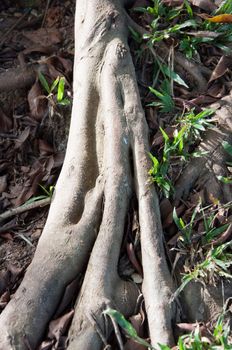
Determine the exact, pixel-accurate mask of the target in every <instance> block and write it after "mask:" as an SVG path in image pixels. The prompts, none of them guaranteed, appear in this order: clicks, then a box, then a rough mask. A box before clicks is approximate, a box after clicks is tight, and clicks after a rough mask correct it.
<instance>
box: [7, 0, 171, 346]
mask: <svg viewBox="0 0 232 350" xmlns="http://www.w3.org/2000/svg"><path fill="white" fill-rule="evenodd" d="M75 37H76V47H75V51H76V55H75V69H74V103H73V111H72V120H71V127H70V134H69V141H68V146H67V152H66V157H65V162H64V165H63V168H62V171H61V174H60V177H59V180H58V183H57V186H56V190H55V195H54V198H53V201H52V204H51V209H50V212H49V216H48V220H47V223H46V226H45V228H44V231H43V234H42V237H41V239H40V240H39V243H38V247H37V250H36V253H35V256H34V259H33V261H32V263H31V265H30V267H29V268H28V270H27V272H26V274H25V277H24V279H23V281H22V283H21V285H20V287H19V289H18V290H17V292H16V294H15V296H14V297H13V298H12V300H11V301H10V303H9V304H8V305H7V306H6V308H5V310H4V311H3V313H2V315H1V316H0V329H1V332H0V344H1V349H3V350H11V349H17V350H26V349H27V346H26V343H29V344H30V347H31V348H32V349H35V348H36V346H37V345H38V343H39V342H40V340H41V338H42V336H43V334H44V331H45V330H46V326H47V324H48V322H49V320H50V319H51V318H52V316H53V315H54V313H55V311H56V308H57V306H58V305H59V302H60V300H61V298H62V295H63V293H64V290H65V287H66V286H67V285H68V284H69V283H70V282H71V281H72V280H73V279H74V278H75V277H76V276H77V275H78V274H79V273H80V272H83V270H84V269H85V268H86V264H87V263H88V265H87V270H86V274H85V278H84V282H83V285H82V288H81V290H80V292H79V295H78V291H77V295H78V298H77V302H76V306H75V314H74V319H73V322H72V325H71V329H70V333H69V345H68V349H78V350H82V349H83V350H88V349H94V350H97V349H100V348H101V347H102V338H101V337H100V336H99V331H97V329H101V332H102V334H103V335H104V337H105V339H107V338H108V336H109V334H110V331H111V329H112V326H111V324H110V322H107V321H106V319H105V318H104V317H103V315H102V311H103V310H104V309H106V307H107V306H110V307H113V308H116V309H118V310H119V311H121V312H123V313H124V314H125V315H129V314H131V313H133V310H134V307H135V305H136V297H137V289H136V288H135V287H134V286H133V285H132V284H131V283H130V282H125V281H122V280H121V279H120V278H119V276H118V273H117V264H118V258H119V252H120V247H121V242H122V237H123V233H124V229H125V218H126V215H127V212H128V207H129V202H130V198H131V195H132V192H133V191H134V190H135V191H136V194H137V200H138V209H139V221H140V231H141V248H142V262H143V270H144V271H143V272H144V282H143V294H144V298H145V305H146V311H147V315H148V324H149V330H150V336H151V341H152V344H153V345H155V344H157V342H160V343H168V344H171V343H172V342H173V338H172V327H171V321H172V318H173V316H174V314H173V306H172V305H171V304H170V303H169V300H170V296H171V293H172V281H171V278H170V273H169V269H168V266H167V263H166V258H165V252H164V247H163V243H162V229H161V223H160V217H159V207H158V200H157V196H156V193H155V190H154V188H153V187H152V186H151V185H149V184H148V170H149V168H150V162H149V159H148V141H147V140H148V130H147V124H146V121H145V118H144V113H143V110H142V107H141V104H140V98H139V93H138V89H137V85H136V78H135V73H134V69H133V65H132V60H131V57H130V53H129V48H128V45H127V42H126V39H127V33H126V24H125V17H124V15H123V11H122V7H121V4H120V2H119V1H118V0H112V1H109V0H91V1H90V0H89V1H88V0H86V1H85V2H84V4H83V1H77V9H76V32H75ZM94 242H95V243H94ZM90 253H91V256H90V258H89V255H90ZM88 259H89V261H88ZM16 310H17V311H16ZM108 321H109V320H108Z"/></svg>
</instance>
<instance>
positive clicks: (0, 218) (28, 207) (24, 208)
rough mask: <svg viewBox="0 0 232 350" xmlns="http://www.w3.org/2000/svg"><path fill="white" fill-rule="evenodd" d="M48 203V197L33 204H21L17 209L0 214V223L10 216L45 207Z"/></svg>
mask: <svg viewBox="0 0 232 350" xmlns="http://www.w3.org/2000/svg"><path fill="white" fill-rule="evenodd" d="M50 203H51V198H50V197H48V198H45V199H41V200H38V201H35V202H33V203H29V204H23V205H21V206H20V207H17V208H13V209H9V210H7V211H5V212H4V213H2V214H0V223H1V222H3V221H4V220H6V219H9V218H11V217H12V216H16V215H19V214H22V213H24V212H25V211H28V210H32V209H35V208H42V207H46V206H47V205H49V204H50Z"/></svg>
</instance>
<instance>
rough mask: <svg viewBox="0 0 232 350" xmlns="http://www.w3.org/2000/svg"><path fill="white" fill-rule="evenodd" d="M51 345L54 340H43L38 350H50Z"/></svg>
mask: <svg viewBox="0 0 232 350" xmlns="http://www.w3.org/2000/svg"><path fill="white" fill-rule="evenodd" d="M53 345H54V340H45V341H43V342H42V344H41V345H40V346H39V349H38V350H51V349H52V346H53Z"/></svg>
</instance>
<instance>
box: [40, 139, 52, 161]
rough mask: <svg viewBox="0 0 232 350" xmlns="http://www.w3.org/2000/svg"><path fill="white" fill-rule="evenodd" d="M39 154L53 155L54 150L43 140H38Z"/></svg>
mask: <svg viewBox="0 0 232 350" xmlns="http://www.w3.org/2000/svg"><path fill="white" fill-rule="evenodd" d="M39 152H40V154H41V155H48V154H51V153H54V149H53V147H52V146H51V145H49V143H47V142H46V141H45V140H42V139H39ZM53 163H54V162H53Z"/></svg>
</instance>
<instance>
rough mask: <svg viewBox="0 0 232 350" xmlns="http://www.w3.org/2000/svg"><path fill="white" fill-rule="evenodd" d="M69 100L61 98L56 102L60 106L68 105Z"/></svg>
mask: <svg viewBox="0 0 232 350" xmlns="http://www.w3.org/2000/svg"><path fill="white" fill-rule="evenodd" d="M70 103H71V101H70V100H69V99H68V98H63V100H61V101H59V102H58V104H59V105H61V106H68V105H70Z"/></svg>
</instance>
